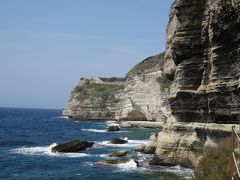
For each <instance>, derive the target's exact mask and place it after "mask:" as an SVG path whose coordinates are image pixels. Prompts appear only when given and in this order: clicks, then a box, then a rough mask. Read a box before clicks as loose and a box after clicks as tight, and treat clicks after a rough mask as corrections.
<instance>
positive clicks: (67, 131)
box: [0, 108, 190, 180]
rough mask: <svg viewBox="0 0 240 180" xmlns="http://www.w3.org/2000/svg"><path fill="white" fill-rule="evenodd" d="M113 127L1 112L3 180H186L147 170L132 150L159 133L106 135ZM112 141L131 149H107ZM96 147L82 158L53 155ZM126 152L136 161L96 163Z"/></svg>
mask: <svg viewBox="0 0 240 180" xmlns="http://www.w3.org/2000/svg"><path fill="white" fill-rule="evenodd" d="M109 123H111V122H107V121H91V120H84V121H83V120H82V121H76V120H74V119H67V118H65V117H62V116H61V111H60V110H41V109H13V108H12V109H9V108H0V179H119V180H120V179H125V180H126V179H176V177H180V178H188V177H189V175H190V170H188V169H183V168H181V167H179V166H176V167H172V168H167V167H162V166H149V165H148V163H147V162H148V160H149V159H150V158H151V155H141V154H136V153H133V152H132V151H131V150H132V149H134V148H136V147H137V146H139V145H141V144H143V143H146V140H147V139H148V138H149V135H150V134H151V133H154V132H158V131H159V130H158V129H121V131H120V132H115V133H108V132H106V128H107V126H108V125H109ZM112 138H128V140H129V143H127V144H124V145H116V146H109V145H107V141H108V140H110V139H112ZM75 139H79V140H88V141H94V142H95V144H94V146H93V147H92V148H89V149H87V150H85V151H84V152H81V153H70V154H69V153H65V154H54V153H51V147H54V146H55V145H56V144H59V143H64V142H67V141H70V140H75ZM116 150H126V151H128V155H127V158H129V159H135V160H138V161H139V163H140V166H141V167H136V164H135V163H134V161H130V162H129V163H125V164H120V165H115V166H104V165H100V164H98V163H97V162H98V161H99V160H103V159H107V157H105V156H104V154H106V153H108V152H111V151H116Z"/></svg>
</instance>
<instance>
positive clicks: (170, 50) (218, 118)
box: [164, 0, 240, 123]
mask: <svg viewBox="0 0 240 180" xmlns="http://www.w3.org/2000/svg"><path fill="white" fill-rule="evenodd" d="M239 4H240V1H239V0H232V1H230V0H192V1H188V0H176V1H175V2H174V4H173V5H172V8H171V13H170V22H169V25H168V29H167V45H166V55H165V65H164V66H165V68H164V70H165V74H166V75H167V76H168V77H172V78H174V84H173V85H172V87H171V94H172V97H171V99H170V104H171V110H172V114H173V115H174V116H175V118H176V119H177V121H205V122H225V123H229V122H237V121H238V116H237V114H238V113H239V109H240V98H239V88H240V86H239V77H240V76H239V75H240V32H239V31H240V7H239Z"/></svg>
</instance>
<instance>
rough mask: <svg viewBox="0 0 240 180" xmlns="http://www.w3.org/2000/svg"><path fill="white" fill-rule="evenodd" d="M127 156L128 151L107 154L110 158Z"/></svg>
mask: <svg viewBox="0 0 240 180" xmlns="http://www.w3.org/2000/svg"><path fill="white" fill-rule="evenodd" d="M126 155H127V151H116V152H110V153H108V154H107V156H108V157H123V156H126Z"/></svg>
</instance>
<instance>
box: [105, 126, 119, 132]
mask: <svg viewBox="0 0 240 180" xmlns="http://www.w3.org/2000/svg"><path fill="white" fill-rule="evenodd" d="M107 131H108V132H114V131H120V128H119V126H109V127H108V130H107Z"/></svg>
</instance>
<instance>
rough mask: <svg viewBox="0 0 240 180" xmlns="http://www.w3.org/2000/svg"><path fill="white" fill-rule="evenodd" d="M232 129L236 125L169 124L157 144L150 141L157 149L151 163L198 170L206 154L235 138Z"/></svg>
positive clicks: (160, 133)
mask: <svg viewBox="0 0 240 180" xmlns="http://www.w3.org/2000/svg"><path fill="white" fill-rule="evenodd" d="M232 126H233V124H214V123H173V124H167V125H166V124H165V126H164V127H163V129H162V131H160V132H159V134H158V137H157V139H156V142H153V141H152V140H153V139H152V137H151V138H150V141H149V142H152V144H153V145H156V151H155V153H154V158H153V160H152V161H151V162H150V163H151V164H159V165H176V164H180V165H183V166H187V167H195V166H197V164H198V162H199V159H200V158H202V156H203V155H204V152H206V151H207V150H208V149H209V148H213V147H217V146H218V145H219V144H221V143H222V142H224V140H226V139H227V138H228V137H229V136H230V135H231V132H232ZM236 128H237V129H238V128H239V125H237V126H236ZM145 151H147V149H146V150H145Z"/></svg>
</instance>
